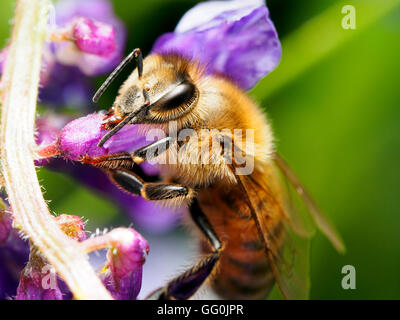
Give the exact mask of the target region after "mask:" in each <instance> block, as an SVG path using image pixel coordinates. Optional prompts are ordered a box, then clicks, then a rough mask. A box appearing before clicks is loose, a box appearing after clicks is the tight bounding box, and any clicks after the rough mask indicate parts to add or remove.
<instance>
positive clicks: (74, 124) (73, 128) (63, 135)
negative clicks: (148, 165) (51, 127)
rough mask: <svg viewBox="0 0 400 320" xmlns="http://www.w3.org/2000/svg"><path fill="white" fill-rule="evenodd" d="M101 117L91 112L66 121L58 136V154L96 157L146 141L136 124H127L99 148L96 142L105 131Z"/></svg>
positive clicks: (131, 147)
mask: <svg viewBox="0 0 400 320" xmlns="http://www.w3.org/2000/svg"><path fill="white" fill-rule="evenodd" d="M103 118H104V114H102V113H92V114H90V115H88V116H86V117H82V118H78V119H76V120H73V121H71V122H70V123H68V124H67V125H66V126H65V127H64V128H63V129H62V130H61V132H60V135H59V138H58V150H59V152H60V154H62V155H63V156H64V157H65V158H68V159H71V160H80V158H81V157H82V156H84V155H88V156H90V157H97V156H102V155H105V154H108V153H116V152H121V151H129V150H132V149H134V148H139V147H140V146H143V145H144V144H145V143H146V140H145V137H144V135H143V134H140V132H139V127H138V126H134V125H127V126H125V127H124V128H123V129H122V130H120V131H119V132H118V133H117V134H115V135H114V136H113V137H112V138H111V139H110V140H108V141H107V142H106V143H105V144H104V145H103V146H102V147H101V148H99V147H98V146H97V144H98V143H99V141H100V139H101V138H102V137H103V136H104V135H105V134H106V133H107V131H106V130H103V129H102V121H103ZM148 143H150V142H148Z"/></svg>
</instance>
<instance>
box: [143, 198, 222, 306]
mask: <svg viewBox="0 0 400 320" xmlns="http://www.w3.org/2000/svg"><path fill="white" fill-rule="evenodd" d="M190 214H191V217H192V219H193V221H194V222H195V223H196V225H197V226H198V227H199V229H200V231H201V232H202V233H203V234H204V236H205V237H206V239H207V240H208V241H209V243H210V245H211V247H212V248H213V252H212V253H210V254H209V255H207V256H205V257H204V258H202V259H201V260H200V262H198V263H197V264H196V265H195V266H194V267H192V268H191V269H189V270H187V271H186V272H185V273H183V274H182V275H180V276H178V277H177V278H175V279H174V280H172V281H171V282H169V283H168V284H167V285H166V286H165V287H162V288H159V289H157V290H155V291H154V292H153V293H151V294H150V295H149V296H148V297H147V298H146V299H149V300H155V299H157V300H186V299H189V298H190V297H191V296H193V295H194V294H195V293H196V292H197V291H198V290H199V288H200V287H201V286H202V284H203V283H204V281H205V280H206V279H208V278H209V276H210V275H211V273H212V272H213V270H214V269H215V266H216V264H217V262H218V260H219V258H220V256H221V252H222V250H223V247H222V244H221V241H220V240H219V239H218V236H217V234H216V233H215V231H214V229H213V227H212V226H211V224H210V222H209V220H208V218H207V216H206V215H205V214H204V213H203V211H202V210H201V208H200V206H199V204H198V201H197V200H196V199H194V201H193V202H192V205H191V206H190Z"/></svg>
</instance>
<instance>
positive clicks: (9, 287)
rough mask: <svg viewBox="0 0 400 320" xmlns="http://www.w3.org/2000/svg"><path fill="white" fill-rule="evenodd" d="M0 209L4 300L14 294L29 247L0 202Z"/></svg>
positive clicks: (0, 294) (0, 279) (0, 272)
mask: <svg viewBox="0 0 400 320" xmlns="http://www.w3.org/2000/svg"><path fill="white" fill-rule="evenodd" d="M0 207H1V210H0V262H1V263H0V299H6V298H10V297H12V296H14V295H15V294H16V290H17V286H18V278H19V273H20V272H21V270H22V269H23V267H24V265H25V263H26V261H27V260H28V255H29V245H28V242H27V241H24V240H22V239H21V237H20V235H19V232H18V230H16V229H15V228H13V227H12V216H11V214H10V213H9V212H8V211H9V208H8V205H7V204H5V203H4V202H3V201H2V200H1V202H0Z"/></svg>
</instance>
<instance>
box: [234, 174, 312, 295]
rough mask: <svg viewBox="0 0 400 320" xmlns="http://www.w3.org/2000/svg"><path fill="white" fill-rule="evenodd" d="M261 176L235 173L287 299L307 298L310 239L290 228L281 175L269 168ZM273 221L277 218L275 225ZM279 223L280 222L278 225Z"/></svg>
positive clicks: (273, 270)
mask: <svg viewBox="0 0 400 320" xmlns="http://www.w3.org/2000/svg"><path fill="white" fill-rule="evenodd" d="M269 169H272V168H269ZM270 173H271V174H270ZM260 178H261V176H260V177H259V178H255V177H252V176H244V175H236V179H237V182H238V185H239V186H240V187H241V189H242V192H243V195H244V198H245V200H246V202H247V204H248V206H249V208H250V211H251V215H252V218H253V220H254V222H255V224H256V226H257V229H258V233H259V235H260V238H261V239H262V240H263V244H264V249H265V253H266V256H267V258H268V262H269V265H270V269H271V271H272V273H273V275H274V279H275V281H276V284H277V286H278V288H279V290H280V292H281V294H282V296H283V297H284V298H285V299H307V298H308V293H309V288H310V282H309V239H308V238H303V237H300V236H298V235H296V234H295V233H294V232H293V231H292V229H291V228H290V224H289V220H290V219H289V216H288V215H287V213H286V212H285V211H284V208H283V203H282V199H281V194H282V192H280V191H279V190H278V189H276V188H275V187H276V185H274V182H277V181H278V178H279V176H277V175H275V174H272V171H269V172H268V173H266V175H263V176H262V180H263V181H261V179H260ZM266 181H268V182H266ZM272 221H275V226H273V224H272V223H271V222H272ZM277 221H278V222H277ZM276 223H279V226H280V227H279V228H277V225H276ZM277 229H280V230H281V232H277V231H276V230H277Z"/></svg>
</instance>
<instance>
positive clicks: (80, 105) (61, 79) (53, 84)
mask: <svg viewBox="0 0 400 320" xmlns="http://www.w3.org/2000/svg"><path fill="white" fill-rule="evenodd" d="M42 75H43V72H42ZM40 79H41V82H42V79H44V78H43V76H41V78H40ZM43 81H44V80H43ZM93 92H94V88H93V85H92V83H91V82H90V81H89V79H88V78H87V77H86V76H85V75H84V74H82V72H81V71H80V70H79V68H78V67H75V66H66V65H63V64H61V63H59V62H57V63H55V64H54V65H53V66H52V68H51V70H50V71H49V75H48V79H47V80H46V82H45V83H44V84H43V86H42V88H41V89H40V91H39V100H40V101H41V102H43V103H45V104H46V105H48V106H50V107H52V108H53V109H56V108H59V107H61V106H68V107H69V108H71V109H72V108H74V109H78V110H90V104H89V103H88V101H90V99H91V96H92V94H93Z"/></svg>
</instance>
